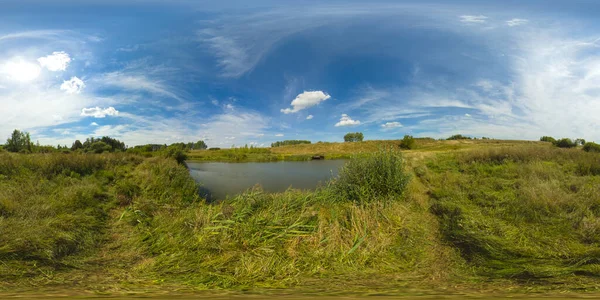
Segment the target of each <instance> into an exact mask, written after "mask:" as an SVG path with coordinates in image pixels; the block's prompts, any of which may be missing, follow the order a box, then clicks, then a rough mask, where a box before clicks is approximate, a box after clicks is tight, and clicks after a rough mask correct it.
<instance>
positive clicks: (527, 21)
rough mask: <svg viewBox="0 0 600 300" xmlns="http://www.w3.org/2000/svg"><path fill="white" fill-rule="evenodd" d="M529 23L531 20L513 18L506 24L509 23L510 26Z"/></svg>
mask: <svg viewBox="0 0 600 300" xmlns="http://www.w3.org/2000/svg"><path fill="white" fill-rule="evenodd" d="M527 23H529V20H527V19H512V20H508V21H506V25H508V26H510V27H514V26H521V25H525V24H527Z"/></svg>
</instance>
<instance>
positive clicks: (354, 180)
mask: <svg viewBox="0 0 600 300" xmlns="http://www.w3.org/2000/svg"><path fill="white" fill-rule="evenodd" d="M403 168H404V159H403V158H402V154H401V153H400V151H396V150H394V149H383V150H379V151H378V152H375V153H370V154H367V155H366V156H361V157H355V158H353V159H351V160H350V161H349V162H348V163H347V164H346V165H345V166H344V167H343V168H342V169H341V170H340V173H339V175H338V177H337V178H336V179H335V180H334V181H333V183H332V185H331V188H332V191H333V192H334V196H332V198H334V199H340V198H341V199H340V200H342V201H347V200H350V201H354V202H359V203H365V202H373V201H376V200H385V199H382V198H390V197H394V198H396V199H397V198H398V197H400V196H402V194H403V193H404V191H405V189H406V185H407V184H408V182H409V180H410V176H409V175H408V174H406V173H405V172H404V169H403Z"/></svg>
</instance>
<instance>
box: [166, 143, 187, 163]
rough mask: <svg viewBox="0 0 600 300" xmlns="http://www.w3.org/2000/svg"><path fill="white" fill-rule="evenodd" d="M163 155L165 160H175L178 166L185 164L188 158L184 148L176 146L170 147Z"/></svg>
mask: <svg viewBox="0 0 600 300" xmlns="http://www.w3.org/2000/svg"><path fill="white" fill-rule="evenodd" d="M163 155H164V156H165V157H167V158H173V159H175V161H177V163H179V164H185V161H186V160H187V158H188V157H187V154H186V152H185V147H182V146H181V145H177V144H174V145H171V146H169V147H167V148H166V149H165V150H163Z"/></svg>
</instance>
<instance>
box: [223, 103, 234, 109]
mask: <svg viewBox="0 0 600 300" xmlns="http://www.w3.org/2000/svg"><path fill="white" fill-rule="evenodd" d="M225 108H226V109H234V108H235V106H233V105H232V104H227V105H225Z"/></svg>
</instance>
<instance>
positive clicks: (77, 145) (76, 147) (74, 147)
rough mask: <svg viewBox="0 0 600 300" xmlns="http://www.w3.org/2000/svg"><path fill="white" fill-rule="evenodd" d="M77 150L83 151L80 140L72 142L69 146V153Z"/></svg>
mask: <svg viewBox="0 0 600 300" xmlns="http://www.w3.org/2000/svg"><path fill="white" fill-rule="evenodd" d="M79 149H83V144H82V143H81V141H80V140H75V142H73V145H72V146H71V151H75V150H79Z"/></svg>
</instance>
